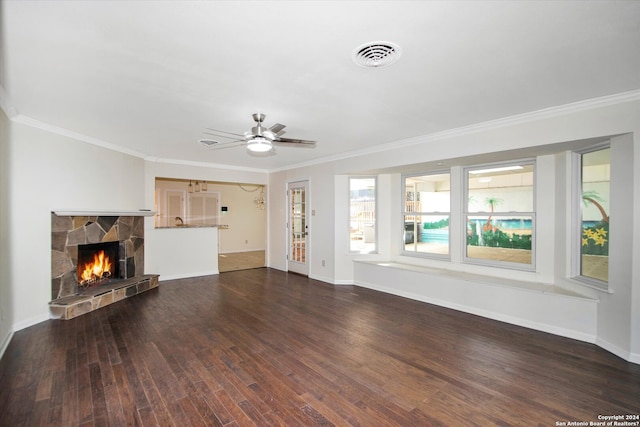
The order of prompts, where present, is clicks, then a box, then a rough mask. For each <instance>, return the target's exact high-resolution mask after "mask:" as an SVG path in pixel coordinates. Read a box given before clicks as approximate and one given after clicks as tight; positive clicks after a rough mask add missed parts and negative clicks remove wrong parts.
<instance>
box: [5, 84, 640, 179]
mask: <svg viewBox="0 0 640 427" xmlns="http://www.w3.org/2000/svg"><path fill="white" fill-rule="evenodd" d="M638 100H640V90H633V91H628V92H623V93H619V94H614V95H607V96H602V97H599V98H592V99H587V100H583V101H577V102H572V103H569V104H564V105H560V106H555V107H549V108H544V109H540V110H536V111H532V112H528V113H523V114H516V115H513V116H508V117H503V118H500V119H496V120H489V121H486V122H481V123H476V124H472V125H468V126H462V127H458V128H454V129H448V130H444V131H441V132H435V133H431V134H426V135H422V136H416V137H412V138H407V139H402V140H398V141H392V142H388V143H384V144H379V145H376V146H374V147H370V148H364V149H358V150H352V151H347V152H344V153H340V154H336V155H333V156H325V157H319V158H316V159H314V160H311V161H308V162H302V163H296V164H293V165H288V166H283V167H280V168H274V169H261V168H247V167H242V166H233V165H225V164H217V163H206V162H193V161H186V160H177V159H165V158H158V157H153V156H149V155H148V154H146V153H141V152H138V151H135V150H130V149H128V148H125V147H122V146H119V145H116V144H112V143H109V142H106V141H103V140H100V139H98V138H94V137H90V136H87V135H83V134H81V133H78V132H73V131H70V130H68V129H64V128H61V127H58V126H54V125H51V124H48V123H44V122H41V121H39V120H35V119H32V118H30V117H27V116H24V115H22V114H19V113H18V111H17V109H16V108H15V107H14V106H13V105H12V103H11V101H10V99H9V97H8V95H7V93H6V91H5V89H4V87H3V86H2V85H0V108H1V109H2V110H3V111H4V113H5V114H6V115H7V117H8V118H9V119H10V120H11V121H13V122H16V123H20V124H24V125H27V126H31V127H35V128H38V129H42V130H45V131H47V132H51V133H54V134H57V135H61V136H65V137H68V138H72V139H75V140H78V141H82V142H86V143H88V144H93V145H97V146H99V147H103V148H107V149H109V150H113V151H117V152H121V153H124V154H128V155H131V156H134V157H139V158H142V159H144V160H145V161H149V162H157V163H171V164H180V165H185V166H198V167H207V168H212V167H213V168H220V169H228V170H236V171H243V172H258V173H275V172H283V171H287V170H292V169H299V168H305V167H310V166H315V165H319V164H322V163H328V162H335V161H340V160H346V159H351V158H353V157H358V156H363V155H368V154H375V153H380V152H384V151H389V150H394V149H398V148H406V147H409V146H412V145H417V144H422V143H426V142H435V141H441V140H445V139H449V138H454V137H459V136H464V135H470V134H474V133H479V132H486V131H490V130H495V129H500V128H504V127H507V126H514V125H518V124H523V123H530V122H534V121H538V120H544V119H549V118H554V117H560V116H563V115H567V114H573V113H577V112H581V111H586V110H592V109H596V108H601V107H606V106H609V105H616V104H622V103H625V102H633V101H638Z"/></svg>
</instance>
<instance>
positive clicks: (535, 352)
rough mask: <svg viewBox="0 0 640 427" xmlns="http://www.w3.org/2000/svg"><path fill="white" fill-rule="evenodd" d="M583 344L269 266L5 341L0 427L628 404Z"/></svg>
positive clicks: (242, 422)
mask: <svg viewBox="0 0 640 427" xmlns="http://www.w3.org/2000/svg"><path fill="white" fill-rule="evenodd" d="M638 396H640V365H637V364H633V363H629V362H626V361H624V360H622V359H620V358H618V357H616V356H614V355H613V354H611V353H608V352H606V351H605V350H603V349H601V348H599V347H597V346H595V345H592V344H589V343H584V342H578V341H574V340H571V339H567V338H562V337H559V336H554V335H549V334H546V333H543V332H539V331H533V330H529V329H525V328H521V327H518V326H514V325H509V324H505V323H501V322H495V321H492V320H489V319H486V318H481V317H477V316H473V315H470V314H466V313H461V312H457V311H454V310H451V309H446V308H443V307H437V306H433V305H429V304H425V303H422V302H419V301H412V300H409V299H406V298H400V297H396V296H392V295H387V294H383V293H380V292H376V291H373V290H370V289H364V288H359V287H356V286H339V287H336V286H332V285H329V284H327V283H322V282H318V281H314V280H312V279H308V278H306V277H303V276H299V275H294V274H287V273H285V272H282V271H278V270H272V269H267V268H260V269H252V270H245V271H233V272H229V273H224V274H219V275H215V276H204V277H196V278H191V279H181V280H172V281H164V282H162V283H161V284H160V286H159V287H158V288H157V289H154V290H150V291H148V292H145V293H143V294H140V295H137V296H134V297H131V298H127V299H125V300H123V301H120V302H118V303H115V304H111V305H109V306H107V307H104V308H102V309H100V310H97V311H94V312H91V313H88V314H86V315H83V316H80V317H78V318H75V319H71V320H68V321H61V320H49V321H47V322H42V323H39V324H37V325H34V326H32V327H30V328H26V329H23V330H21V331H18V332H16V333H15V334H14V335H13V338H12V340H11V343H10V344H9V346H8V347H7V349H6V351H5V354H4V356H3V358H2V360H0V426H2V427H4V426H10V427H14V426H27V427H32V426H56V427H58V426H59V427H76V426H107V425H109V426H117V427H119V426H140V427H146V426H163V427H164V426H180V427H182V426H185V427H187V426H224V427H227V426H231V427H233V426H254V425H257V426H278V425H282V426H290V425H301V426H311V425H324V426H331V425H335V426H403V427H404V426H409V425H410V426H423V425H424V426H438V425H442V426H451V425H456V426H457V425H479V426H513V425H534V426H535V425H539V426H548V425H555V423H556V421H576V422H577V421H583V422H584V421H586V422H587V423H589V422H590V421H593V422H596V421H598V415H600V414H631V415H634V414H640V399H638Z"/></svg>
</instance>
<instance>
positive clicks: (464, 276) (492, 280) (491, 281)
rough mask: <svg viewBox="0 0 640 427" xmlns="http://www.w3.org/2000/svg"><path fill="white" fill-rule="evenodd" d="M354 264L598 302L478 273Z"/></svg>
mask: <svg viewBox="0 0 640 427" xmlns="http://www.w3.org/2000/svg"><path fill="white" fill-rule="evenodd" d="M354 262H357V263H362V264H369V265H375V266H379V267H387V268H393V269H398V270H404V271H413V272H416V273H424V274H427V275H431V276H445V277H451V278H456V279H460V280H464V281H468V282H476V283H483V284H488V285H494V286H502V287H508V288H512V289H514V288H515V289H521V290H524V291H530V292H541V293H545V294H552V295H558V296H563V297H569V298H579V299H585V300H591V301H598V298H597V297H592V296H587V295H584V294H581V293H578V292H574V291H572V290H570V289H566V288H563V287H560V286H557V285H555V284H553V283H542V282H531V281H525V280H517V279H510V278H505V277H498V276H490V275H484V274H477V273H468V272H464V271H455V270H448V269H444V268H436V267H427V266H421V265H415V264H405V263H401V262H397V261H368V260H354Z"/></svg>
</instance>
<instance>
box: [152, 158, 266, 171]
mask: <svg viewBox="0 0 640 427" xmlns="http://www.w3.org/2000/svg"><path fill="white" fill-rule="evenodd" d="M144 160H145V161H147V162H154V163H167V164H172V165H184V166H195V167H202V168H218V169H225V170H234V171H240V172H257V173H269V170H268V169H260V168H249V167H245V166H235V165H225V164H222V163H207V162H193V161H190V160H179V159H165V158H160V157H151V156H148V157H145V159H144Z"/></svg>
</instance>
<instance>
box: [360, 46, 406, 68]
mask: <svg viewBox="0 0 640 427" xmlns="http://www.w3.org/2000/svg"><path fill="white" fill-rule="evenodd" d="M399 58H400V47H399V46H398V45H396V44H395V43H389V42H371V43H367V44H363V45H362V46H359V47H357V48H356V49H355V50H354V51H353V62H355V63H356V64H357V65H359V66H361V67H364V68H382V67H387V66H389V65H391V64H393V63H394V62H396V61H397V60H398V59H399Z"/></svg>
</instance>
